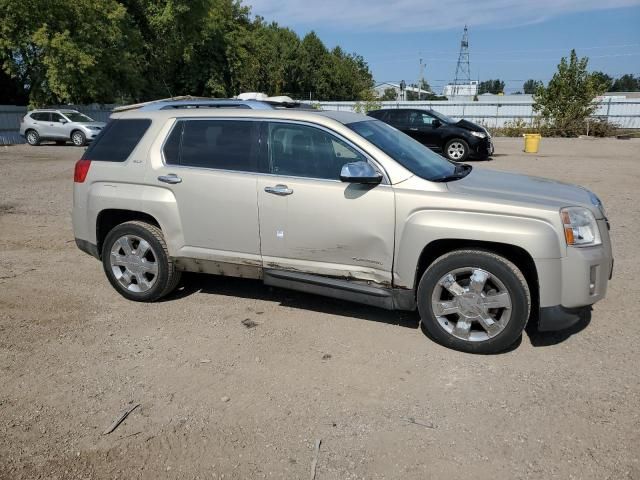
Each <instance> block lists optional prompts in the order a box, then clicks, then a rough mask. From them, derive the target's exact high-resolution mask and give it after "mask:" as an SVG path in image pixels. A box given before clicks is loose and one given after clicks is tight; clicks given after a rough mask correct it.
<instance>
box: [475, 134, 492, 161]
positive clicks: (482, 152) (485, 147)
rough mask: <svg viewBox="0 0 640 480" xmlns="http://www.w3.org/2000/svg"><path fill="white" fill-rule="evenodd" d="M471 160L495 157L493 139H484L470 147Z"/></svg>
mask: <svg viewBox="0 0 640 480" xmlns="http://www.w3.org/2000/svg"><path fill="white" fill-rule="evenodd" d="M469 148H470V150H471V151H470V152H469V154H470V156H471V158H486V157H490V156H491V155H493V142H492V141H491V138H483V139H480V140H478V142H477V143H474V144H472V145H469Z"/></svg>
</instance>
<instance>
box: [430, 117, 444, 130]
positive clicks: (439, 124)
mask: <svg viewBox="0 0 640 480" xmlns="http://www.w3.org/2000/svg"><path fill="white" fill-rule="evenodd" d="M431 125H433V128H438V127H440V126H441V125H442V122H441V121H440V120H438V119H437V118H434V119H433V122H431Z"/></svg>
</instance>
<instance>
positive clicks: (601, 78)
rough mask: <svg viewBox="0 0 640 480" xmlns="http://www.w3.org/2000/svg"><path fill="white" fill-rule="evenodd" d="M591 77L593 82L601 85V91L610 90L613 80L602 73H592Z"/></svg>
mask: <svg viewBox="0 0 640 480" xmlns="http://www.w3.org/2000/svg"><path fill="white" fill-rule="evenodd" d="M591 76H592V77H593V80H594V82H597V83H599V84H600V85H601V88H600V89H601V90H604V91H605V92H608V91H609V90H611V87H612V86H613V78H611V77H610V76H609V75H607V74H606V73H604V72H593V73H592V74H591Z"/></svg>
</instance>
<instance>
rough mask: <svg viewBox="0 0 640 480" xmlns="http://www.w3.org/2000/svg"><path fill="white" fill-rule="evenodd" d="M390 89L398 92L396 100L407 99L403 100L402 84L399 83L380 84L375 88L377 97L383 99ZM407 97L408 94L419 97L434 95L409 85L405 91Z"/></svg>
mask: <svg viewBox="0 0 640 480" xmlns="http://www.w3.org/2000/svg"><path fill="white" fill-rule="evenodd" d="M389 88H393V89H394V90H395V91H396V99H397V100H406V98H404V99H403V98H401V96H400V95H401V93H400V84H398V83H388V82H385V83H379V84H378V85H376V86H375V87H373V89H374V90H375V92H376V95H377V96H378V97H382V96H383V95H384V91H385V90H387V89H389ZM404 92H405V95H406V94H407V92H413V93H415V94H416V95H418V93H420V95H424V96H426V95H429V94H433V92H430V91H429V90H423V89H421V88H417V87H410V86H409V85H407V86H406V87H405V89H404Z"/></svg>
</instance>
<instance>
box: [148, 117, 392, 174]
mask: <svg viewBox="0 0 640 480" xmlns="http://www.w3.org/2000/svg"><path fill="white" fill-rule="evenodd" d="M170 120H173V125H171V128H170V129H169V131H168V132H167V134H166V135H165V136H164V139H163V140H162V144H161V145H160V158H161V159H162V165H163V166H165V167H167V168H186V169H193V170H206V171H213V172H227V173H240V174H244V175H266V176H269V177H278V178H293V179H300V180H314V181H321V182H336V183H347V182H343V181H341V180H340V179H331V178H315V177H298V176H294V175H280V174H277V173H267V172H251V171H247V170H228V169H223V168H214V167H194V166H190V165H176V164H173V163H167V159H166V158H165V155H164V147H165V144H166V142H167V140H168V139H169V137H170V136H171V134H172V133H173V130H174V129H175V128H176V126H177V125H178V123H180V122H184V121H189V120H200V121H203V120H215V121H248V122H277V123H288V124H297V125H303V126H307V127H312V128H317V129H320V130H323V131H325V132H327V133H328V134H330V135H332V136H334V137H336V138H338V139H340V140H341V141H342V142H344V143H346V144H347V145H348V146H349V147H350V148H353V149H354V150H355V151H357V152H358V153H360V154H361V155H362V156H364V157H365V159H366V160H367V161H368V162H370V163H371V164H372V165H373V166H374V167H375V168H376V169H377V170H378V171H379V172H380V173H381V174H382V182H381V183H380V184H379V185H378V186H390V185H391V182H390V181H389V176H388V174H387V172H386V170H385V169H384V168H383V167H382V165H380V163H379V162H377V161H376V160H375V159H374V158H373V157H372V156H371V155H369V154H368V153H367V152H366V151H364V150H363V149H362V148H360V147H359V146H358V145H354V143H353V142H351V141H350V140H348V139H347V138H345V137H344V136H343V135H341V134H340V133H338V132H336V131H335V130H331V129H330V128H327V127H325V126H324V125H318V124H317V123H312V122H307V121H303V120H286V119H281V118H269V117H265V118H246V117H244V118H243V117H172V118H171V119H170ZM354 133H356V132H354ZM356 135H357V133H356Z"/></svg>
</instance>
